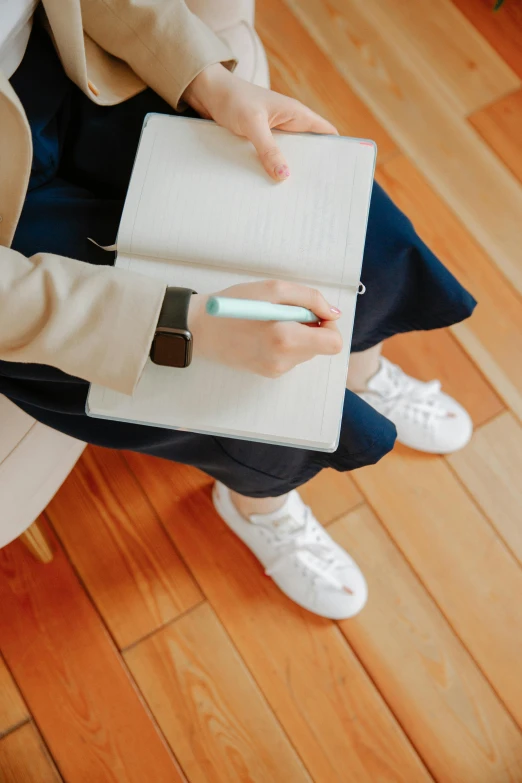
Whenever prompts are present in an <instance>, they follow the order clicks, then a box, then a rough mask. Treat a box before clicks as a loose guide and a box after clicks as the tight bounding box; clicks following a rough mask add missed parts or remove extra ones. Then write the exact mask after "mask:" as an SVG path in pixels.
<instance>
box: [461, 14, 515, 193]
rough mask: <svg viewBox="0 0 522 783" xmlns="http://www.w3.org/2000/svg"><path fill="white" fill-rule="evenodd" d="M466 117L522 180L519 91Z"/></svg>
mask: <svg viewBox="0 0 522 783" xmlns="http://www.w3.org/2000/svg"><path fill="white" fill-rule="evenodd" d="M521 25H522V17H521ZM468 120H469V121H470V122H471V124H472V125H473V127H474V128H475V130H477V131H478V132H479V133H480V135H481V136H482V138H483V139H485V141H486V142H487V143H488V144H489V146H490V147H491V148H492V149H493V150H494V151H495V152H496V153H497V155H498V157H499V158H500V159H501V160H502V161H503V162H504V163H505V164H506V166H507V167H508V168H509V169H511V171H512V172H513V174H514V175H515V177H517V179H519V180H520V182H522V133H521V129H522V90H518V91H517V92H514V93H512V94H511V95H507V96H506V97H505V98H502V99H501V100H500V101H496V102H495V103H492V104H491V105H490V106H486V108H485V109H481V110H480V111H477V112H475V114H472V115H471V116H470V117H468Z"/></svg>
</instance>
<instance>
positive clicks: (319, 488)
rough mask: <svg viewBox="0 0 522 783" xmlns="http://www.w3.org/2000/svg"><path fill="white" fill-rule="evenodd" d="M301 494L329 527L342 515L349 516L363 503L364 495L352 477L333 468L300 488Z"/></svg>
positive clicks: (320, 520) (321, 520)
mask: <svg viewBox="0 0 522 783" xmlns="http://www.w3.org/2000/svg"><path fill="white" fill-rule="evenodd" d="M299 492H300V494H301V497H302V498H303V500H304V502H305V503H306V504H307V505H308V506H311V508H313V510H314V514H315V516H316V518H317V519H318V520H319V522H321V523H322V524H323V525H328V524H329V523H330V522H331V521H332V520H333V519H337V517H340V516H341V514H347V513H348V511H351V510H352V509H353V508H355V506H357V505H358V504H359V503H360V502H361V501H362V495H361V493H360V492H359V490H358V489H357V487H356V486H355V484H354V482H353V481H352V479H351V478H350V476H349V475H348V474H347V473H338V472H337V471H336V470H332V469H331V468H328V469H327V470H322V471H321V472H320V473H319V474H318V475H317V476H315V478H313V479H312V480H311V481H309V482H308V483H307V484H304V485H303V486H302V487H300V489H299Z"/></svg>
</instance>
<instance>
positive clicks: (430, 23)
mask: <svg viewBox="0 0 522 783" xmlns="http://www.w3.org/2000/svg"><path fill="white" fill-rule="evenodd" d="M324 5H325V7H327V8H328V7H332V6H333V7H334V8H335V9H339V8H342V7H343V5H342V4H341V3H330V2H325V3H324ZM353 5H355V3H353ZM360 5H362V4H360ZM344 7H346V11H347V14H346V15H347V16H349V15H351V6H350V5H349V4H348V6H347V4H346V3H344ZM378 7H379V14H380V17H379V19H380V21H381V22H382V23H386V24H387V25H388V27H387V28H386V29H387V33H388V35H387V37H389V38H390V39H391V40H392V42H393V44H394V46H395V47H396V49H397V51H398V53H399V54H400V56H401V59H402V62H403V63H407V64H408V66H409V67H410V68H411V69H412V70H413V69H414V70H415V71H416V72H417V73H418V75H419V77H420V78H421V79H423V80H424V81H425V82H426V83H427V84H430V85H433V88H434V89H437V90H438V91H439V92H441V93H443V94H445V97H446V98H447V100H448V101H451V106H452V111H453V112H454V113H455V115H456V116H458V115H460V116H465V115H467V114H469V113H470V112H472V111H475V110H476V109H477V108H479V107H482V106H484V105H485V104H486V103H490V102H491V101H494V100H496V99H498V98H500V97H501V96H504V95H505V94H506V93H508V92H511V91H512V90H515V89H517V88H518V87H520V79H519V78H518V77H517V76H516V74H515V73H514V72H513V71H512V70H511V68H509V66H508V65H507V64H506V63H505V61H504V60H503V59H502V57H500V56H499V55H498V54H497V53H496V52H495V50H494V49H493V48H492V47H491V46H490V45H489V44H488V42H487V41H486V40H485V39H484V38H483V37H482V36H481V35H480V33H479V32H478V31H477V30H476V29H475V28H474V27H473V25H472V24H470V23H469V21H468V20H467V19H466V18H465V16H463V15H462V14H461V13H460V12H459V11H458V10H457V9H456V8H455V6H454V5H453V4H452V3H451V0H416V2H414V3H411V2H408V0H379V2H378ZM356 43H360V44H361V45H364V42H362V41H361V42H356Z"/></svg>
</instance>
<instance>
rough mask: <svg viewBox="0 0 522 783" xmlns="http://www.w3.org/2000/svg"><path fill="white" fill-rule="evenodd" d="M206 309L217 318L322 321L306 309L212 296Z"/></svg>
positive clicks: (301, 321)
mask: <svg viewBox="0 0 522 783" xmlns="http://www.w3.org/2000/svg"><path fill="white" fill-rule="evenodd" d="M206 309H207V313H208V314H209V315H215V316H216V317H217V318H241V319H243V320H245V321H297V322H298V323H302V324H312V323H317V322H318V321H320V320H321V319H320V318H318V317H317V316H316V315H314V313H312V311H311V310H307V309H306V307H295V306H294V305H282V304H272V302H262V301H260V300H258V299H229V298H228V297H225V296H211V297H210V298H209V299H208V301H207V308H206Z"/></svg>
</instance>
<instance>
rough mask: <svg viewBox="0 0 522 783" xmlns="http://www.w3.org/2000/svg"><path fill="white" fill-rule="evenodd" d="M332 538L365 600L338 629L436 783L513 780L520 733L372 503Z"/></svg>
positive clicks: (520, 771)
mask: <svg viewBox="0 0 522 783" xmlns="http://www.w3.org/2000/svg"><path fill="white" fill-rule="evenodd" d="M330 532H331V534H332V535H333V537H334V538H335V540H336V541H337V542H338V543H339V544H340V545H341V546H343V547H344V548H345V549H347V550H348V551H349V552H350V553H351V554H352V555H353V556H354V557H355V559H356V560H357V562H358V563H359V565H360V566H361V567H362V569H363V571H364V573H365V575H366V578H367V580H368V587H369V595H370V598H369V602H368V605H367V606H366V608H365V609H364V611H363V612H362V613H361V614H360V615H358V617H356V618H355V619H354V620H353V621H344V622H342V623H341V624H340V625H341V629H342V631H343V633H344V634H345V635H346V638H347V639H348V641H349V642H350V644H351V646H352V647H353V649H354V650H355V652H356V653H357V656H358V658H359V660H360V661H361V662H362V663H363V665H364V667H365V668H366V669H367V671H368V672H369V674H370V675H371V677H372V679H373V681H374V682H375V683H376V684H377V686H378V688H379V690H380V692H381V693H382V694H383V696H384V698H385V699H386V701H387V703H388V704H389V706H390V707H391V708H392V710H393V712H394V714H395V715H396V716H397V718H398V719H399V721H400V723H401V725H402V727H403V728H404V729H405V731H406V733H407V734H408V736H409V737H410V739H411V740H412V742H413V744H414V745H415V747H416V749H417V751H418V752H419V753H420V755H421V756H422V758H423V759H424V760H425V762H426V764H427V766H428V767H429V769H430V771H431V772H432V774H433V777H434V778H435V779H436V780H437V781H438V783H468V781H473V783H491V781H495V783H517V781H519V780H522V735H521V733H520V731H519V730H518V728H517V727H516V726H515V724H514V722H513V720H512V719H511V718H510V716H509V714H508V713H507V711H506V710H505V708H504V706H503V705H502V704H501V702H500V701H499V699H498V697H497V696H496V695H495V693H494V692H493V690H492V689H491V686H490V685H489V683H488V682H487V680H486V679H485V678H484V676H483V675H482V674H481V672H480V670H479V669H478V668H477V666H476V664H475V662H474V661H473V658H472V657H471V656H470V655H469V653H468V652H467V651H466V650H465V648H464V647H463V646H462V644H461V643H460V642H459V640H458V638H457V637H456V636H455V634H454V633H453V631H452V630H451V628H450V627H449V626H448V624H447V623H446V621H445V620H444V617H443V616H442V615H441V613H440V611H439V610H438V609H437V607H436V606H435V604H434V603H433V601H432V600H431V598H430V597H429V596H428V595H427V593H426V591H425V590H424V589H423V587H422V585H421V584H420V582H419V581H418V580H417V578H416V577H415V576H414V574H413V573H412V571H411V569H410V568H409V567H408V565H407V564H406V562H405V560H404V558H403V557H402V556H401V555H400V553H399V552H398V551H397V549H396V547H395V546H394V545H393V543H392V542H391V540H390V538H389V536H388V535H387V534H386V533H385V532H384V530H383V528H382V526H381V525H380V524H379V521H378V520H377V518H376V517H375V515H374V514H373V513H372V512H371V511H370V509H369V508H368V507H367V506H362V507H360V508H359V509H357V510H356V511H353V512H352V513H351V514H349V515H347V516H345V517H343V518H342V519H340V520H338V521H336V522H334V523H333V524H332V525H331V526H330Z"/></svg>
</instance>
